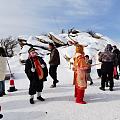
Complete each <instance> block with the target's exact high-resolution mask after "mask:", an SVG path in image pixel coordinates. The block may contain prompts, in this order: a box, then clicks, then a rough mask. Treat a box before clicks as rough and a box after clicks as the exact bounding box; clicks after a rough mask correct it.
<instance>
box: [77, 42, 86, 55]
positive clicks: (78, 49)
mask: <svg viewBox="0 0 120 120" xmlns="http://www.w3.org/2000/svg"><path fill="white" fill-rule="evenodd" d="M76 53H81V54H84V47H83V46H82V45H80V44H77V45H76Z"/></svg>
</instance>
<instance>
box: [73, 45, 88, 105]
mask: <svg viewBox="0 0 120 120" xmlns="http://www.w3.org/2000/svg"><path fill="white" fill-rule="evenodd" d="M88 67H89V66H88V65H87V63H86V61H85V56H84V46H82V45H79V44H77V45H76V53H75V56H74V66H73V70H74V73H75V76H74V81H75V97H76V103H80V104H86V102H85V101H84V100H83V99H84V93H85V89H86V88H87V77H86V73H87V72H86V70H87V69H88Z"/></svg>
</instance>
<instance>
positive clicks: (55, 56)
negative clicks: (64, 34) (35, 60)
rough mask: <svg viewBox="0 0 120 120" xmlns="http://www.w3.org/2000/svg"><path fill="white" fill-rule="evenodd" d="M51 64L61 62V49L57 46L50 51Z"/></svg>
mask: <svg viewBox="0 0 120 120" xmlns="http://www.w3.org/2000/svg"><path fill="white" fill-rule="evenodd" d="M49 64H50V65H59V64H60V55H59V51H58V50H57V49H56V48H53V49H52V50H51V53H50V61H49Z"/></svg>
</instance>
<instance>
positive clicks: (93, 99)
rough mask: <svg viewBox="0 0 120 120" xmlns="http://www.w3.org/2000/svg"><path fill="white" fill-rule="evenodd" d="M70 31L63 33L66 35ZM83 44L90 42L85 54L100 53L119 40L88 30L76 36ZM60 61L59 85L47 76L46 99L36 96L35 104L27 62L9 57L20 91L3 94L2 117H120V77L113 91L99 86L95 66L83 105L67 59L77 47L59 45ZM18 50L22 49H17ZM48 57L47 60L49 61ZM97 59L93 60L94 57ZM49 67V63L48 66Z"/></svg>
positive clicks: (84, 119)
mask: <svg viewBox="0 0 120 120" xmlns="http://www.w3.org/2000/svg"><path fill="white" fill-rule="evenodd" d="M66 36H68V35H67V34H62V35H61V37H63V38H64V39H65V38H67V37H66ZM74 39H75V40H76V41H78V42H79V43H81V44H85V45H88V47H87V48H86V49H85V52H86V54H88V55H90V57H93V56H94V55H96V54H97V52H98V51H97V50H96V49H99V50H103V49H104V47H105V46H106V44H107V43H111V44H112V45H114V44H116V43H114V42H113V41H112V40H110V39H109V38H107V37H104V36H103V38H102V39H100V40H98V39H95V38H92V37H91V36H90V35H89V34H87V33H79V35H78V36H76V37H75V38H74ZM59 50H60V54H61V65H60V66H59V68H58V80H59V81H60V82H59V83H58V86H57V88H50V85H51V84H52V79H51V78H50V76H48V81H47V82H45V84H44V90H43V93H42V96H43V97H44V98H45V99H46V101H45V102H40V101H38V100H36V97H35V104H34V105H31V104H30V103H29V95H28V88H29V80H28V79H27V77H26V75H25V73H24V66H23V65H21V64H20V63H19V57H18V56H15V57H13V58H12V59H10V60H9V63H10V65H11V68H12V72H13V73H14V75H15V87H16V88H17V89H18V91H16V92H13V93H7V91H6V93H7V95H6V96H4V97H2V98H0V105H1V106H2V113H3V115H4V118H3V120H120V113H119V108H120V81H119V80H115V87H114V91H112V92H111V91H109V90H108V88H106V91H101V90H99V87H100V79H97V74H96V68H95V66H94V67H93V68H92V73H91V75H92V78H93V81H94V84H93V85H92V86H90V85H89V82H88V89H87V90H86V94H85V100H86V102H87V104H85V105H80V104H76V103H75V98H74V86H73V85H72V83H73V72H72V70H70V69H69V66H68V63H67V62H66V60H65V59H64V56H65V55H67V56H68V57H69V58H71V57H72V56H73V55H74V51H75V48H74V46H71V47H68V48H66V47H63V48H60V49H59ZM17 53H19V52H17ZM48 59H49V57H48V56H46V57H45V58H44V60H45V61H46V63H48ZM93 63H94V61H93ZM48 67H49V66H48ZM8 89H9V81H6V90H8Z"/></svg>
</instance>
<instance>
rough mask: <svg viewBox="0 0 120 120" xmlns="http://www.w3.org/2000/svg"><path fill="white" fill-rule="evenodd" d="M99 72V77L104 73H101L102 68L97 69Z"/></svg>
mask: <svg viewBox="0 0 120 120" xmlns="http://www.w3.org/2000/svg"><path fill="white" fill-rule="evenodd" d="M97 74H98V76H99V77H101V75H102V73H101V69H97Z"/></svg>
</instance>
